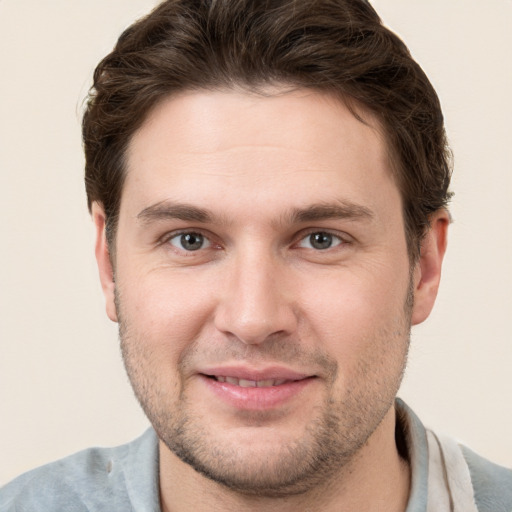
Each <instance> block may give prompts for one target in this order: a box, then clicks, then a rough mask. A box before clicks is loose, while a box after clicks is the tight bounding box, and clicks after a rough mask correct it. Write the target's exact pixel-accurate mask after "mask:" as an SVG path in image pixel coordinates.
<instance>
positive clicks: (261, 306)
mask: <svg viewBox="0 0 512 512" xmlns="http://www.w3.org/2000/svg"><path fill="white" fill-rule="evenodd" d="M230 267H231V268H230V272H229V278H228V282H226V283H224V285H223V286H224V287H225V288H224V293H223V294H222V299H221V301H220V304H219V305H218V309H217V312H216V324H217V328H218V329H219V330H221V331H223V332H225V333H230V334H232V335H234V336H235V337H236V338H238V339H239V340H240V341H242V342H243V343H246V344H258V343H263V342H264V341H265V340H266V339H268V337H269V336H272V335H273V334H277V333H280V334H282V335H284V334H289V333H290V332H291V331H293V329H294V328H295V323H296V319H295V314H294V311H293V306H292V301H291V297H290V296H289V293H288V289H287V286H286V279H287V278H286V275H285V274H286V273H285V272H284V268H283V267H284V266H283V263H282V262H281V261H280V259H279V258H278V257H277V256H276V255H275V254H273V253H272V251H271V250H270V249H269V248H265V246H264V245H263V244H251V245H249V246H248V247H246V248H245V249H243V250H240V251H238V252H237V253H236V255H234V257H233V259H232V261H230Z"/></svg>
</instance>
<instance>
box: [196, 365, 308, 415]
mask: <svg viewBox="0 0 512 512" xmlns="http://www.w3.org/2000/svg"><path fill="white" fill-rule="evenodd" d="M199 376H200V377H201V379H202V381H203V382H204V383H205V384H206V388H207V389H209V390H210V392H212V393H213V396H212V398H213V397H216V398H218V399H220V400H221V402H223V403H225V404H227V405H229V406H230V407H234V408H235V409H237V410H260V411H261V410H268V409H275V408H277V407H281V406H284V405H285V404H286V403H290V402H291V401H292V400H297V399H298V397H299V396H302V395H303V393H305V392H306V390H307V389H310V386H311V385H312V384H313V382H314V381H315V380H316V376H315V375H307V374H302V373H298V372H295V371H292V370H289V369H286V368H282V367H279V368H278V367H275V368H267V369H264V370H252V369H248V368H239V367H231V368H227V367H224V368H217V369H209V370H207V371H203V372H201V373H199Z"/></svg>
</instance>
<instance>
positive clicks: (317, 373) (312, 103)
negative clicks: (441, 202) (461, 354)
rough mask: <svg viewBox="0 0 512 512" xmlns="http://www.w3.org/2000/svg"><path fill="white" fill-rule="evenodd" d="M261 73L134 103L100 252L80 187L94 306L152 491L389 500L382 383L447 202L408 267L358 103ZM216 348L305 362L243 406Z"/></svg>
mask: <svg viewBox="0 0 512 512" xmlns="http://www.w3.org/2000/svg"><path fill="white" fill-rule="evenodd" d="M272 93H273V94H272V95H270V96H264V97H263V96H258V95H252V94H249V93H245V92H240V91H216V92H206V91H205V92H188V93H183V94H181V95H179V96H175V97H173V98H169V99H167V100H165V101H164V102H162V103H161V104H159V105H158V106H157V107H156V108H154V109H153V111H152V112H151V113H150V115H149V116H148V118H147V119H146V121H145V123H144V124H143V125H142V127H141V128H140V129H139V130H138V132H136V133H135V135H134V136H133V138H132V141H131V144H130V147H129V151H128V155H127V178H126V182H125V185H124V189H123V194H122V200H121V208H120V216H119V225H118V231H117V237H116V247H115V261H114V262H113V266H112V264H111V263H112V262H111V260H110V256H109V251H108V247H107V243H106V241H105V235H104V227H105V218H104V213H103V210H102V207H101V205H99V204H95V205H94V207H93V218H94V221H95V224H96V228H97V242H96V255H97V259H98V265H99V270H100V278H101V281H102V286H103V290H104V293H105V297H106V307H107V313H108V315H109V317H110V318H111V319H112V320H113V321H118V322H119V323H120V336H121V345H122V350H123V357H124V360H125V365H126V368H127V371H128V374H129V377H130V380H131V382H132V386H133V388H134V390H135V393H136V395H137V397H138V399H139V401H140V402H141V405H142V407H143V408H144V410H145V412H146V414H147V415H148V417H149V418H150V420H151V422H152V424H153V426H154V427H155V429H156V431H157V433H158V435H159V437H160V439H161V443H160V490H161V502H162V508H163V510H173V511H189V510H205V511H208V510H240V509H241V508H242V509H243V510H263V509H264V510H283V511H284V510H290V511H291V510H322V511H329V510H336V511H340V510H360V511H366V510H367V511H370V510H379V511H386V510H390V511H391V510H393V511H399V510H405V507H406V504H407V498H408V489H409V478H410V476H409V469H408V465H407V463H406V461H404V460H403V459H401V458H400V456H399V454H398V452H397V448H396V445H395V440H394V430H395V413H394V407H393V401H394V398H395V396H396V393H397V390H398V387H399V385H400V382H401V378H402V374H403V370H404V367H405V363H406V358H407V350H408V345H409V333H410V326H411V324H417V323H420V322H422V321H423V320H424V319H425V318H426V317H427V316H428V314H429V313H430V310H431V308H432V306H433V304H434V300H435V297H436V293H437V289H438V285H439V277H440V271H441V263H442V258H443V255H444V251H445V247H446V230H447V225H448V214H447V213H446V212H444V211H441V212H438V213H437V214H436V215H434V216H433V218H432V225H431V229H430V231H429V233H428V234H427V236H426V237H425V240H424V241H423V244H422V252H421V257H420V260H419V261H418V263H417V264H416V265H414V267H413V268H411V264H410V261H409V259H408V254H407V245H406V240H405V234H404V223H403V217H402V206H401V198H400V193H399V190H398V189H397V187H396V184H395V182H394V180H393V177H392V175H391V171H390V165H389V162H388V159H387V155H388V151H387V150H386V144H385V141H384V140H383V137H382V136H381V132H380V129H379V124H378V122H377V121H376V120H375V119H373V118H372V117H371V116H369V115H368V114H365V113H364V111H362V113H363V115H364V117H365V119H366V121H367V124H364V123H362V122H360V121H359V120H357V119H356V118H355V117H354V116H353V115H352V114H351V113H350V112H349V110H348V109H347V108H346V106H345V105H344V104H343V103H341V102H340V101H338V100H336V99H333V98H331V97H329V96H326V95H324V94H320V93H316V92H312V91H304V90H293V91H285V90H284V89H283V90H281V91H276V90H274V91H272ZM315 233H316V234H317V236H319V237H320V240H321V241H323V242H325V241H326V240H327V242H330V243H331V245H330V246H328V247H323V246H322V247H320V248H319V246H318V245H316V244H315V240H314V239H312V238H311V236H312V235H313V234H315ZM183 234H188V235H189V236H190V235H191V234H192V238H191V240H192V242H194V243H195V246H194V247H196V249H197V250H189V249H190V246H187V245H185V247H184V246H183V243H184V239H183V238H182V235H183ZM327 245H329V244H328V243H327ZM113 267H114V268H115V272H114V271H113ZM114 274H115V279H114ZM412 299H414V301H413V300H412ZM219 367H220V368H221V370H218V371H217V373H220V374H221V373H222V371H223V369H225V368H233V367H236V368H238V369H239V368H242V370H243V371H247V372H253V373H254V372H256V373H257V372H258V371H266V370H268V368H269V367H277V368H278V369H279V371H281V372H282V371H283V369H284V370H286V371H292V372H295V373H297V374H300V375H304V376H306V377H307V379H305V380H304V382H305V384H304V385H303V386H301V387H300V388H298V390H296V389H295V388H293V389H294V391H293V393H291V395H290V396H289V397H288V398H287V399H286V400H284V401H281V402H279V403H277V404H274V405H270V406H269V405H268V403H267V402H265V400H266V398H265V397H267V398H268V389H267V390H266V391H264V392H263V393H262V394H261V396H262V397H263V398H262V399H261V403H260V402H258V401H257V404H256V405H255V403H254V401H253V402H250V401H249V402H248V403H249V406H247V407H245V405H244V404H245V402H244V401H243V400H242V402H241V403H239V402H237V403H236V404H233V403H232V402H229V400H228V401H226V400H225V397H224V395H223V394H222V390H221V392H220V394H219V393H217V392H214V391H212V390H213V389H214V388H215V389H217V388H218V384H213V385H212V382H213V381H212V379H208V378H206V377H205V376H204V373H208V371H209V370H211V369H212V368H217V369H218V368H219ZM229 371H231V370H224V373H228V372H229ZM210 373H215V372H213V371H211V372H210ZM293 385H295V384H293ZM216 386H217V387H216ZM256 393H258V391H256ZM258 396H259V395H258ZM266 403H267V405H265V404H266ZM261 404H263V405H262V406H261V407H260V405H261Z"/></svg>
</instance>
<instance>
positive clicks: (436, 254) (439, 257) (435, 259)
mask: <svg viewBox="0 0 512 512" xmlns="http://www.w3.org/2000/svg"><path fill="white" fill-rule="evenodd" d="M449 224H450V214H449V213H448V211H447V210H445V209H442V210H439V211H437V212H436V213H434V214H433V216H432V218H431V222H430V229H429V231H428V232H427V234H426V235H425V237H424V239H423V241H422V243H421V253H420V258H419V261H418V262H417V263H416V267H415V269H414V274H413V279H414V307H413V311H412V319H411V321H412V325H417V324H420V323H421V322H423V321H424V320H426V319H427V317H428V316H429V315H430V312H431V311H432V308H433V307H434V303H435V300H436V297H437V291H438V289H439V281H440V279H441V267H442V264H443V258H444V254H445V252H446V244H447V234H448V226H449Z"/></svg>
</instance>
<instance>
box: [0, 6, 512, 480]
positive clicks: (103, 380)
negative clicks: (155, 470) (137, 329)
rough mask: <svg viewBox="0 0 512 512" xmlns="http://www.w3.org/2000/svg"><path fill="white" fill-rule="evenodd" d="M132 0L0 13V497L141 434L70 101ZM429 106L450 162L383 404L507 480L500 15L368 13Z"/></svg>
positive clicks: (507, 262)
mask: <svg viewBox="0 0 512 512" xmlns="http://www.w3.org/2000/svg"><path fill="white" fill-rule="evenodd" d="M152 5H154V2H153V1H150V0H73V1H69V0H0V53H1V59H0V64H1V67H0V194H1V198H2V199H1V202H0V240H1V242H0V243H1V250H0V483H2V482H5V481H7V480H8V479H10V478H12V477H13V476H15V475H16V474H18V473H20V472H22V471H25V470H27V469H29V468H31V467H33V466H36V465H39V464H42V463H44V462H47V461H49V460H52V459H55V458H58V457H62V456H64V455H66V454H69V453H71V452H74V451H77V450H79V449H81V448H84V447H87V446H90V445H111V444H118V443H122V442H125V441H128V440H129V439H131V438H133V437H135V436H136V435H137V434H138V433H140V432H141V431H142V430H143V429H144V428H145V426H146V424H147V422H146V420H145V419H144V417H143V416H142V413H141V412H140V411H139V408H138V405H137V404H136V402H135V400H134V399H133V397H132V393H131V389H130V388H129V385H128V383H127V379H126V377H125V375H124V371H123V368H122V364H121V360H120V356H119V353H118V345H117V331H116V326H115V325H114V324H111V323H110V322H109V321H108V320H107V318H106V316H105V314H104V311H103V298H102V295H101V292H100V287H99V284H98V281H97V276H96V268H95V262H94V259H93V247H92V241H93V230H92V225H91V223H90V220H89V217H88V214H87V211H86V206H85V194H84V191H83V185H82V178H81V176H82V168H83V161H82V154H81V146H80V127H79V124H80V110H81V102H82V100H83V97H84V95H85V93H86V90H87V88H88V86H89V84H90V77H91V74H92V71H93V68H94V66H95V64H96V62H97V61H98V60H99V59H100V58H101V57H102V56H103V55H104V54H105V53H107V52H108V51H109V49H110V48H111V47H112V46H113V44H114V42H115V39H116V38H117V36H118V35H119V33H120V31H121V30H122V29H123V28H124V27H125V26H127V25H128V24H129V23H130V22H131V21H132V20H133V19H135V18H136V17H138V16H139V15H141V14H143V13H144V12H146V11H147V10H148V9H149V8H150V7H151V6H152ZM374 5H375V6H376V8H377V10H378V11H379V12H380V14H381V15H382V17H383V19H384V20H385V21H386V23H387V24H388V25H389V26H391V27H392V28H393V29H394V30H395V31H397V32H398V33H399V34H401V35H402V36H403V37H404V38H405V40H406V42H407V43H408V45H409V47H410V49H411V51H412V53H413V55H414V56H415V57H416V58H417V59H418V60H419V61H420V63H421V64H422V65H423V67H424V69H425V70H426V72H427V74H429V76H430V77H431V79H432V81H433V83H434V85H435V86H436V88H437V89H438V92H439V94H440V97H441V100H442V103H443V106H444V110H445V114H446V118H447V128H448V133H449V137H450V140H451V142H452V145H453V149H454V152H455V157H456V171H455V178H454V182H453V189H454V190H455V191H456V196H455V199H454V201H453V206H452V213H453V216H454V218H455V223H454V225H453V226H452V231H451V236H450V247H449V252H448V256H447V260H446V265H445V271H444V281H443V284H442V287H441V291H440V296H439V300H438V304H437V306H436V308H435V310H434V313H433V315H432V317H431V318H430V320H428V321H427V323H426V324H424V325H423V326H420V327H419V328H418V329H416V330H415V331H414V333H413V347H412V353H411V359H410V364H409V369H408V372H407V377H406V381H405V383H404V385H403V389H402V391H401V395H402V396H403V397H404V398H405V399H406V400H407V401H408V402H409V403H410V404H411V405H412V406H413V408H414V409H415V410H416V411H417V412H418V414H419V415H420V416H421V418H422V419H423V420H424V422H425V423H427V424H428V425H431V426H433V427H435V428H436V429H438V430H440V431H444V432H447V433H450V434H452V435H455V436H456V437H458V438H460V439H461V440H463V441H464V442H466V443H467V444H468V445H470V446H471V447H472V448H473V449H475V450H477V451H479V452H481V453H482V454H484V455H486V456H488V457H491V458H492V459H494V460H496V461H499V462H501V463H502V464H506V465H510V466H512V435H511V434H512V407H511V405H510V403H511V394H512V393H511V392H512V377H511V375H512V372H511V366H512V336H511V330H512V329H511V323H510V317H511V316H512V300H511V295H512V293H511V290H512V268H511V266H512V201H511V197H512V150H511V148H512V135H511V127H510V126H511V124H510V123H511V119H512V102H511V97H512V94H511V91H512V64H511V63H512V56H511V54H512V30H511V27H512V1H511V0H487V1H486V2H482V1H481V0H478V1H477V0H464V1H462V0H421V1H420V0H375V2H374Z"/></svg>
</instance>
